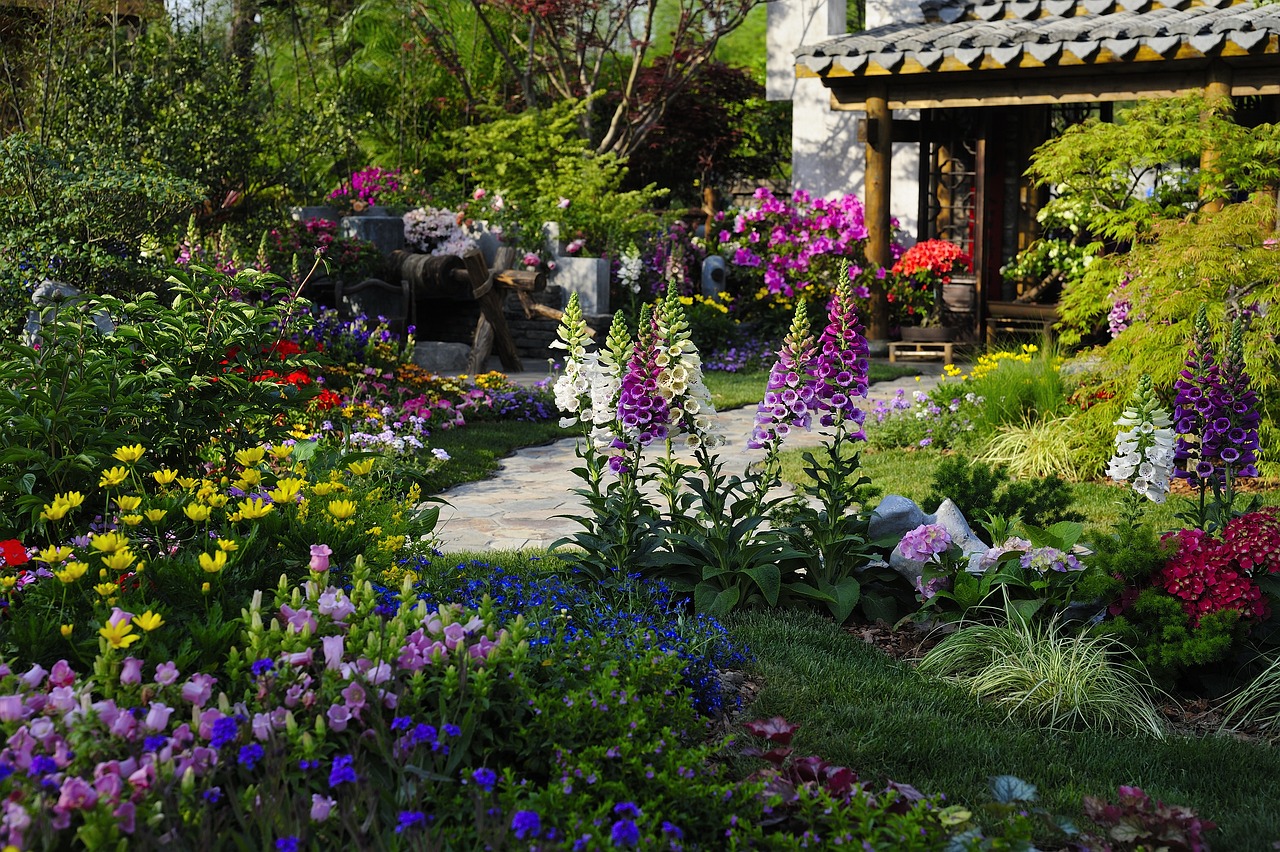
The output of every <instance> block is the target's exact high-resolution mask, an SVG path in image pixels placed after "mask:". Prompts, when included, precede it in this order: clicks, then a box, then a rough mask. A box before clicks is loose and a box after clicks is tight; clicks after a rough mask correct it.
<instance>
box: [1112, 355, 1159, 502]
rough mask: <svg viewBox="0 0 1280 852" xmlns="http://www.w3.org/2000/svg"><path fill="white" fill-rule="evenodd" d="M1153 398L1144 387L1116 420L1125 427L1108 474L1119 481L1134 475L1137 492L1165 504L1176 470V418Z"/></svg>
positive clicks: (1134, 488) (1124, 480) (1118, 435)
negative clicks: (1174, 426) (1174, 449)
mask: <svg viewBox="0 0 1280 852" xmlns="http://www.w3.org/2000/svg"><path fill="white" fill-rule="evenodd" d="M1144 378H1145V377H1144ZM1149 399H1150V397H1149V396H1148V395H1147V394H1145V393H1144V392H1143V390H1142V389H1141V388H1140V390H1139V391H1138V393H1137V394H1136V395H1135V399H1134V400H1133V401H1132V402H1131V404H1130V406H1128V407H1126V408H1125V410H1124V413H1123V414H1122V415H1121V417H1120V419H1119V420H1117V421H1116V425H1117V426H1120V427H1123V428H1122V429H1121V431H1119V432H1118V433H1116V454H1115V455H1114V456H1112V457H1111V461H1110V462H1108V464H1107V476H1109V477H1111V478H1112V479H1113V480H1114V481H1116V482H1128V481H1129V480H1130V479H1131V478H1132V480H1133V490H1134V491H1136V492H1138V493H1139V494H1141V495H1142V496H1144V497H1146V498H1147V499H1148V500H1151V501H1152V502H1154V503H1163V502H1164V501H1165V497H1166V496H1167V495H1168V493H1169V477H1170V475H1171V474H1172V473H1173V441H1174V435H1173V421H1172V420H1171V419H1170V417H1169V413H1168V412H1167V411H1165V410H1164V409H1163V408H1160V407H1158V406H1155V405H1153V404H1150V403H1149V402H1146V400H1149ZM1135 473H1136V474H1137V475H1136V476H1134V474H1135Z"/></svg>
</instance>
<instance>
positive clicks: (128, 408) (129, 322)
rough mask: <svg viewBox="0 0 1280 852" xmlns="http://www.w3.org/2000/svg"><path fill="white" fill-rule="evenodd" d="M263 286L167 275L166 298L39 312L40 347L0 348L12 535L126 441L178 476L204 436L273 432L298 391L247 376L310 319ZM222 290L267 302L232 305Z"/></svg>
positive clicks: (1, 480) (241, 279)
mask: <svg viewBox="0 0 1280 852" xmlns="http://www.w3.org/2000/svg"><path fill="white" fill-rule="evenodd" d="M273 282H274V279H269V278H266V277H263V276H259V275H258V274H257V273H254V272H252V271H250V272H246V273H241V274H240V275H238V276H236V277H235V278H226V277H223V276H216V275H215V276H212V277H208V278H206V277H204V276H203V275H202V274H201V273H199V272H182V271H179V272H175V273H174V275H173V277H172V278H170V285H171V286H170V290H169V292H168V293H167V294H166V297H165V298H166V301H161V298H160V297H159V296H158V295H157V294H155V293H144V294H142V295H140V296H138V297H137V298H136V299H134V300H131V301H126V300H124V299H119V298H116V297H114V296H102V297H99V298H85V299H83V300H81V301H77V302H76V303H74V307H72V306H63V307H62V308H61V309H59V310H57V311H56V316H55V315H53V314H50V315H46V319H47V324H46V325H45V326H44V327H43V328H42V330H41V337H42V341H43V343H42V346H41V348H40V349H34V348H30V347H27V346H25V345H23V344H21V343H19V342H16V341H12V340H8V341H2V342H0V352H2V353H3V354H4V358H3V359H0V499H3V500H4V501H5V504H6V505H10V506H12V507H13V509H12V510H11V511H8V512H5V513H4V514H5V515H6V516H8V517H7V520H8V521H9V522H10V523H12V524H14V525H15V529H18V530H22V529H28V528H30V525H31V524H32V523H33V522H34V521H35V520H36V518H37V516H38V515H39V513H40V510H41V507H42V506H43V505H44V504H45V503H49V502H51V501H52V499H53V496H54V494H55V493H65V492H68V491H79V492H82V493H83V494H85V495H87V496H91V495H92V494H94V493H95V492H96V490H97V478H98V477H97V473H96V471H97V470H98V469H99V468H100V467H101V466H102V465H103V464H104V463H105V462H106V460H107V459H108V458H109V457H110V455H111V454H112V453H113V452H114V450H115V449H116V447H118V446H120V445H122V444H125V443H131V442H132V441H137V440H139V438H138V436H142V435H147V436H149V439H148V444H149V446H148V449H149V450H151V451H152V452H153V453H154V456H153V457H154V458H156V459H157V460H158V461H161V462H163V463H164V464H168V465H172V466H174V467H175V468H177V469H182V470H189V469H191V468H193V467H194V466H195V464H196V462H197V461H198V460H199V456H198V452H199V449H200V447H201V446H202V445H203V444H204V443H205V442H207V441H208V440H209V439H210V438H211V437H214V436H222V437H223V438H224V439H226V440H228V441H229V442H230V443H231V445H232V446H234V447H244V446H248V445H249V444H251V443H256V442H257V438H256V437H253V436H256V435H260V434H263V433H261V432H257V431H256V430H259V429H262V430H265V434H267V435H268V436H269V435H270V434H272V430H273V429H274V430H277V431H276V434H282V427H280V426H276V425H275V419H276V415H277V414H283V413H284V412H286V411H289V410H291V409H292V408H293V407H295V406H296V405H298V404H300V403H301V402H303V401H305V394H303V395H300V394H299V392H298V389H297V388H296V387H294V386H290V385H285V384H281V383H278V382H276V381H271V380H262V381H255V379H258V377H259V376H260V375H261V374H262V372H263V370H265V369H268V368H269V367H272V366H274V367H279V366H281V361H282V359H281V357H280V355H279V354H277V350H276V348H275V347H276V344H278V343H279V342H280V341H281V340H282V338H283V336H284V335H285V333H286V330H296V329H298V328H301V327H303V326H304V324H305V323H306V322H307V321H308V320H309V315H307V314H306V313H305V311H304V310H302V303H301V302H292V303H285V302H281V301H270V300H271V299H273V298H275V299H278V298H279V297H280V296H281V295H283V291H278V290H274V291H273V290H272V289H271V287H272V286H273ZM235 288H238V289H240V290H241V291H242V292H244V293H254V292H257V293H259V295H261V296H262V297H264V298H265V299H267V300H268V301H265V302H264V303H263V304H260V305H254V304H251V303H248V302H241V301H235V300H234V299H231V298H229V293H230V291H231V290H232V289H235ZM99 315H106V316H109V317H111V318H112V319H113V320H114V321H115V322H116V327H115V330H114V331H113V332H112V333H111V334H102V333H100V332H99V331H98V330H97V329H96V327H95V326H94V325H93V322H92V321H91V320H92V318H94V317H95V316H99ZM306 363H309V362H307V361H305V360H296V361H294V362H293V364H292V365H291V366H290V369H293V367H294V366H305V364H306ZM130 438H131V439H132V440H129V439H130ZM23 515H25V516H26V518H27V520H26V521H23V520H22V519H21V517H22V516H23Z"/></svg>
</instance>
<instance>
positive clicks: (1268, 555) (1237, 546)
mask: <svg viewBox="0 0 1280 852" xmlns="http://www.w3.org/2000/svg"><path fill="white" fill-rule="evenodd" d="M1221 550H1222V553H1223V555H1224V556H1227V557H1229V558H1231V559H1234V560H1235V562H1236V564H1237V565H1239V566H1240V568H1241V569H1242V570H1244V571H1248V572H1249V573H1250V574H1252V575H1253V576H1255V577H1256V576H1258V575H1260V574H1280V508H1277V507H1275V506H1268V507H1267V508H1265V509H1261V510H1260V511H1257V512H1250V513H1249V514H1247V515H1241V516H1240V517H1238V518H1233V519H1232V520H1231V522H1230V523H1228V524H1227V528H1226V529H1225V530H1224V531H1223V536H1222V546H1221Z"/></svg>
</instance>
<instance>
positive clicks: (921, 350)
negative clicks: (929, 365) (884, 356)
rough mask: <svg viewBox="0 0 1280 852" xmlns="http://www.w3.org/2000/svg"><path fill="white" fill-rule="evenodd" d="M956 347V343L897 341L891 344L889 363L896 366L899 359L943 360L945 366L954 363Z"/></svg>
mask: <svg viewBox="0 0 1280 852" xmlns="http://www.w3.org/2000/svg"><path fill="white" fill-rule="evenodd" d="M954 347H955V344H954V343H950V342H941V341H940V342H937V343H931V342H926V341H920V342H916V341H910V342H908V341H896V342H894V343H890V344H889V363H890V364H896V363H897V362H898V359H899V358H924V359H926V360H930V361H931V360H933V359H935V358H941V359H942V363H943V364H951V363H954V361H953V355H954V352H955V348H954Z"/></svg>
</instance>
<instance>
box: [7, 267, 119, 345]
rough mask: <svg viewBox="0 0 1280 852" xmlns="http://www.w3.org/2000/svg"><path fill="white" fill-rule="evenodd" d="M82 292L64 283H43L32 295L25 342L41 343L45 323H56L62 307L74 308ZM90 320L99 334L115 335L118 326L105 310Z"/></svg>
mask: <svg viewBox="0 0 1280 852" xmlns="http://www.w3.org/2000/svg"><path fill="white" fill-rule="evenodd" d="M80 295H81V294H80V290H79V289H78V288H77V287H73V286H72V285H70V284H66V283H63V282H62V281H53V280H51V279H49V278H46V279H45V280H43V281H41V282H40V283H39V285H37V286H36V289H35V290H34V291H33V292H32V294H31V304H32V306H33V308H32V310H30V311H28V312H27V324H26V327H25V328H24V329H23V336H22V339H23V342H24V343H25V344H26V345H27V346H35V345H36V344H37V343H39V342H40V329H42V328H43V327H44V325H45V323H52V322H55V321H56V320H57V318H58V310H59V308H60V307H61V306H63V305H66V306H67V307H71V306H73V305H74V304H75V303H76V302H78V301H79V300H80ZM90 319H91V320H92V321H93V325H94V327H95V328H96V329H97V330H98V333H99V334H101V335H103V336H104V337H109V336H111V335H112V334H114V333H115V330H116V325H115V323H114V322H112V321H111V316H110V315H109V314H108V313H107V312H106V311H105V310H99V311H97V312H96V313H94V315H93V316H92V317H90Z"/></svg>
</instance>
